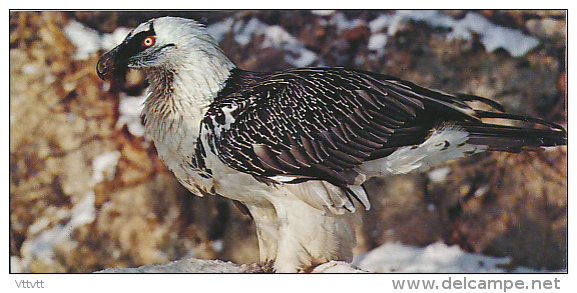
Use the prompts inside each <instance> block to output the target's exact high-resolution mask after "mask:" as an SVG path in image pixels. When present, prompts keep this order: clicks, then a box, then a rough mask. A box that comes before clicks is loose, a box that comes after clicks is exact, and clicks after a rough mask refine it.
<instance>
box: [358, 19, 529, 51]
mask: <svg viewBox="0 0 577 293" xmlns="http://www.w3.org/2000/svg"><path fill="white" fill-rule="evenodd" d="M411 20H413V21H424V22H427V23H429V24H430V25H431V26H433V27H444V28H449V29H450V32H448V33H447V39H448V40H449V41H452V40H469V39H471V38H472V36H473V33H476V34H478V35H479V36H480V37H481V43H483V46H485V49H486V50H487V51H488V52H493V51H495V50H496V49H498V48H503V49H505V50H506V51H508V52H509V53H510V54H511V56H513V57H519V56H523V55H525V54H526V53H528V52H529V51H531V50H532V49H533V48H535V47H536V46H537V45H538V44H539V40H538V39H537V38H535V37H532V36H527V35H524V34H523V33H522V32H521V31H519V30H514V29H510V28H505V27H501V26H498V25H495V24H493V23H491V22H490V21H489V20H487V19H486V18H484V17H483V16H481V15H479V14H477V13H472V12H470V13H467V15H466V16H465V17H464V18H463V19H454V18H452V17H451V16H449V15H445V14H442V13H441V12H439V11H437V10H399V11H396V12H395V13H393V14H383V15H380V16H378V17H377V18H375V19H373V20H371V21H370V22H369V23H368V26H369V29H370V31H371V34H372V36H371V39H372V37H373V36H374V35H375V34H380V33H382V32H385V31H386V35H388V36H393V35H395V34H396V33H397V32H398V31H399V30H400V29H401V28H402V27H403V25H404V24H406V23H407V22H409V21H411ZM376 38H377V39H375V40H373V42H375V44H376V43H377V42H378V41H379V40H382V39H384V37H383V36H378V37H376ZM375 46H376V45H375ZM373 50H374V49H373ZM378 53H379V54H381V55H382V52H378Z"/></svg>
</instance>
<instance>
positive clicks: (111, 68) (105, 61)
mask: <svg viewBox="0 0 577 293" xmlns="http://www.w3.org/2000/svg"><path fill="white" fill-rule="evenodd" d="M117 52H118V46H117V47H115V48H114V49H112V50H110V51H108V52H107V53H106V54H104V55H102V57H100V59H98V63H96V73H98V77H100V79H102V80H104V78H105V77H106V76H107V75H108V74H110V73H112V74H113V75H118V73H119V72H120V71H123V69H122V68H121V66H119V64H118V62H117V60H116V59H117V58H116V53H117Z"/></svg>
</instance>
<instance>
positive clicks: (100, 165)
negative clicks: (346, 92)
mask: <svg viewBox="0 0 577 293" xmlns="http://www.w3.org/2000/svg"><path fill="white" fill-rule="evenodd" d="M118 159H120V152H119V151H112V152H106V153H102V154H100V155H98V156H96V157H95V158H94V159H93V160H92V183H93V184H96V183H99V182H102V181H104V180H112V179H114V173H115V171H116V164H117V163H118Z"/></svg>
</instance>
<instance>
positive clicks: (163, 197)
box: [10, 10, 567, 273]
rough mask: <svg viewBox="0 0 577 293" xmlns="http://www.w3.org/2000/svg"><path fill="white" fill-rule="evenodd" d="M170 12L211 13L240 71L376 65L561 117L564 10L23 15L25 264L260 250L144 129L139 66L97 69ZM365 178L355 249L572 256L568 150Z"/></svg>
mask: <svg viewBox="0 0 577 293" xmlns="http://www.w3.org/2000/svg"><path fill="white" fill-rule="evenodd" d="M162 15H176V16H183V17H189V18H194V19H196V20H198V21H200V22H202V23H205V24H206V25H207V26H208V28H209V30H210V31H211V33H212V34H213V35H214V36H215V38H217V39H218V40H219V42H220V43H221V46H222V48H223V50H224V51H225V53H226V54H227V55H228V56H229V57H230V58H231V59H232V60H233V61H234V62H235V63H236V64H237V65H238V66H239V67H241V68H243V69H248V70H258V71H268V70H275V69H284V68H289V67H295V66H346V67H352V68H358V69H363V70H371V71H376V72H382V73H387V74H390V75H394V76H397V77H400V78H403V79H407V80H411V81H412V82H414V83H416V84H419V85H422V86H427V87H432V88H436V89H439V90H442V91H445V92H464V93H470V94H474V95H479V96H484V97H487V98H491V99H494V100H497V101H499V102H500V103H502V104H503V105H504V106H505V108H506V109H507V111H508V112H511V113H516V114H523V115H531V116H535V117H540V118H543V119H545V120H548V121H551V122H556V123H559V124H562V125H564V126H566V122H565V121H566V78H565V72H566V64H565V60H566V11H518V10H515V11H433V12H429V11H420V12H417V13H414V12H410V11H378V10H369V11H363V10H355V11H305V10H290V11H211V12H202V11H195V12H184V11H176V12H170V11H163V12H151V11H147V12H136V11H129V12H113V11H97V12H89V11H82V12H73V11H67V12H58V11H47V12H33V11H11V12H10V256H11V271H12V272H35V273H52V272H60V273H63V272H92V271H95V270H101V269H104V268H121V267H136V266H140V265H145V264H153V263H163V262H166V261H170V260H176V259H183V258H188V257H196V258H206V259H222V260H231V261H234V262H236V263H251V262H255V261H258V250H257V242H256V236H255V235H254V228H253V226H252V222H251V220H250V218H249V217H247V216H244V215H242V214H241V213H240V212H239V211H238V210H237V209H236V208H235V207H234V206H233V205H232V204H231V202H230V201H228V200H226V199H224V198H220V197H213V196H207V197H197V196H194V195H192V194H191V193H189V192H188V191H187V190H186V189H184V188H183V187H182V186H180V184H179V183H178V182H177V181H176V179H175V178H174V176H173V175H172V174H171V173H170V172H169V171H168V170H167V168H166V167H165V166H164V165H163V164H162V162H160V160H159V159H158V157H157V155H156V153H155V149H154V145H153V144H152V143H151V142H150V141H149V140H148V139H147V138H146V136H145V135H143V134H142V129H141V128H139V120H138V116H137V114H135V113H137V112H138V110H139V106H138V103H139V101H141V98H138V97H141V96H142V95H143V90H144V89H145V87H146V83H145V81H144V80H143V78H142V76H141V75H140V74H138V73H137V72H130V73H129V75H128V76H127V78H126V82H125V83H124V84H120V85H114V84H110V82H105V81H102V80H100V79H99V78H98V77H97V76H96V71H95V66H96V62H97V60H98V57H99V56H100V55H101V54H103V53H104V51H105V50H107V49H110V48H111V47H112V46H114V45H116V44H117V43H119V42H120V41H121V40H122V38H123V37H124V36H125V35H126V34H127V33H128V31H129V29H131V28H134V27H135V26H136V25H138V24H139V23H141V22H142V21H145V20H148V19H150V18H152V17H158V16H162ZM481 27H485V28H486V27H489V29H487V30H485V31H482V30H477V31H476V28H481ZM118 28H126V29H124V30H117V29H118ZM115 32H116V33H115ZM493 32H502V34H501V35H499V34H497V35H496V36H495V35H494V34H492V33H493ZM467 33H468V35H467ZM499 36H501V38H503V37H505V39H498V38H497V37H499ZM507 36H512V37H511V38H510V39H507ZM517 37H520V39H519V38H517ZM495 38H497V40H495ZM78 40H81V41H78ZM495 43H497V46H494V44H495ZM499 44H500V45H499ZM367 188H368V189H369V190H370V193H371V197H372V198H371V200H372V204H373V208H372V209H371V210H370V211H368V212H365V213H364V217H363V218H364V219H363V223H360V224H359V227H358V245H357V248H356V252H357V253H360V252H364V251H368V250H370V249H372V248H375V247H377V246H379V245H381V244H383V243H385V242H390V241H400V242H402V243H405V244H411V245H417V246H423V245H428V244H431V243H433V242H437V241H443V242H445V243H448V244H458V245H459V246H460V247H461V248H462V249H464V250H466V251H469V252H476V253H483V254H487V255H494V256H509V257H510V258H511V263H510V264H507V266H508V267H509V268H515V267H517V266H526V267H530V268H535V269H547V270H564V269H566V268H567V149H566V148H565V147H558V148H553V149H550V150H545V151H539V152H533V153H519V154H508V153H491V154H481V155H476V156H473V157H469V158H465V159H462V160H459V161H455V162H450V163H448V164H447V165H445V166H441V167H438V168H436V169H433V170H430V171H429V172H426V173H423V174H411V175H404V176H397V177H394V178H388V179H382V180H373V181H370V182H368V183H367Z"/></svg>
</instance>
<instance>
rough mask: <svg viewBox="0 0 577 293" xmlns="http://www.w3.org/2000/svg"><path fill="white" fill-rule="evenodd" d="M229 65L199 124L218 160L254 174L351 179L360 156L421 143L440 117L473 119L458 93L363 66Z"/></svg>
mask: <svg viewBox="0 0 577 293" xmlns="http://www.w3.org/2000/svg"><path fill="white" fill-rule="evenodd" d="M236 71H237V72H236V73H233V75H232V77H231V79H230V80H229V81H228V82H227V86H226V87H225V89H224V90H223V91H222V92H221V94H220V95H219V97H218V98H217V100H216V101H215V102H214V103H213V104H212V105H211V107H210V109H209V110H208V112H207V114H206V115H205V119H204V120H203V124H204V127H205V128H206V132H207V133H209V136H211V139H210V140H209V141H211V143H210V144H211V145H210V146H209V147H211V148H213V149H216V150H217V151H216V152H215V153H217V154H218V156H219V157H220V159H221V160H222V161H223V162H224V163H225V164H227V165H228V166H229V167H231V168H233V169H236V170H238V171H242V172H246V173H249V174H252V175H253V176H255V177H257V178H260V179H266V178H269V179H270V178H275V179H277V180H279V179H280V180H283V179H284V180H283V181H293V182H299V181H302V180H307V179H322V180H326V181H328V182H330V183H332V184H334V185H337V186H340V187H347V186H350V185H355V184H358V179H357V176H359V174H358V172H356V171H355V169H354V168H355V167H356V166H358V165H360V164H362V163H363V162H364V161H366V160H370V159H376V158H379V157H383V156H386V155H388V154H390V153H391V152H392V151H394V150H395V149H397V148H398V147H402V146H407V145H415V144H419V143H421V142H422V141H423V140H424V139H425V138H426V137H427V135H428V134H429V131H430V129H431V128H432V127H434V124H438V123H439V122H442V121H441V120H442V119H445V120H446V119H458V120H471V121H474V120H476V119H477V118H476V117H474V116H473V115H472V113H473V111H472V110H471V109H470V108H469V107H468V106H467V105H466V103H464V101H462V99H459V98H457V97H455V96H451V95H446V94H442V93H439V92H434V91H430V90H426V89H423V88H420V87H416V86H414V85H413V84H411V83H408V82H404V81H401V80H398V79H394V78H392V77H388V76H384V75H378V74H374V73H369V72H362V71H353V70H346V69H342V68H309V69H292V70H286V71H282V72H278V73H274V74H266V75H258V74H251V73H247V72H243V71H240V70H238V69H236ZM425 108H428V109H427V111H426V112H425V111H423V110H424V109H425ZM440 117H443V118H442V119H441V118H440ZM417 122H418V123H417Z"/></svg>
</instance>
